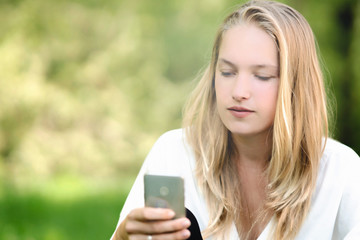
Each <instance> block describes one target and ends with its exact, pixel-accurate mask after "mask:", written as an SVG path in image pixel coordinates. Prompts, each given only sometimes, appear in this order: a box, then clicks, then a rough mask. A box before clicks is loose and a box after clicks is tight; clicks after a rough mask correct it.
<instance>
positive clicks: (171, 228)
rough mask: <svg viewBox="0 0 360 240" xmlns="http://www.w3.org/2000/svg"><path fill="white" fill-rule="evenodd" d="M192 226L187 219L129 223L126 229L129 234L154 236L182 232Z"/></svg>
mask: <svg viewBox="0 0 360 240" xmlns="http://www.w3.org/2000/svg"><path fill="white" fill-rule="evenodd" d="M190 224H191V223H190V220H189V219H187V218H179V219H175V220H166V221H148V222H140V221H128V222H127V224H126V226H125V228H126V231H127V232H128V233H142V234H151V235H153V234H161V233H169V232H177V231H181V230H184V229H186V228H188V227H189V226H190Z"/></svg>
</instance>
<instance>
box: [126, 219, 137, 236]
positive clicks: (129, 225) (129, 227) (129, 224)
mask: <svg viewBox="0 0 360 240" xmlns="http://www.w3.org/2000/svg"><path fill="white" fill-rule="evenodd" d="M134 230H135V224H133V223H132V222H131V221H129V222H127V223H126V224H125V231H126V232H128V233H132V232H134Z"/></svg>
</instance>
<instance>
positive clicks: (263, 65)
mask: <svg viewBox="0 0 360 240" xmlns="http://www.w3.org/2000/svg"><path fill="white" fill-rule="evenodd" d="M219 63H224V64H226V65H229V66H230V67H232V68H235V69H237V66H236V65H235V64H234V63H232V62H231V61H229V60H226V59H224V58H219ZM251 67H253V68H255V69H262V68H272V69H274V70H276V71H279V68H278V66H274V65H267V64H258V65H254V66H251Z"/></svg>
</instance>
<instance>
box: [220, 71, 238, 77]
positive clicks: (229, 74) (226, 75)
mask: <svg viewBox="0 0 360 240" xmlns="http://www.w3.org/2000/svg"><path fill="white" fill-rule="evenodd" d="M220 73H221V76H223V77H230V76H233V75H235V73H232V72H220Z"/></svg>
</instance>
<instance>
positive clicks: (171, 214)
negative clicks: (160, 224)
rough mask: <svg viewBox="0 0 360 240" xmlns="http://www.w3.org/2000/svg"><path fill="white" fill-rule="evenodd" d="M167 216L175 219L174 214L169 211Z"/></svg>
mask: <svg viewBox="0 0 360 240" xmlns="http://www.w3.org/2000/svg"><path fill="white" fill-rule="evenodd" d="M168 216H169V217H170V218H173V217H175V212H174V211H171V210H170V211H169V212H168Z"/></svg>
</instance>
